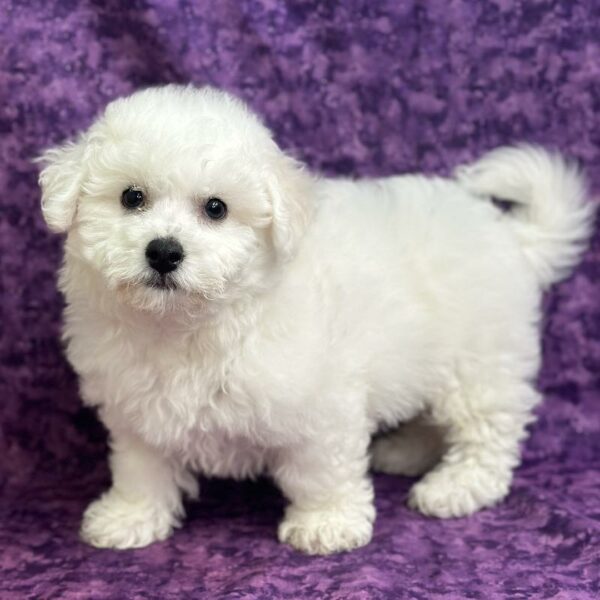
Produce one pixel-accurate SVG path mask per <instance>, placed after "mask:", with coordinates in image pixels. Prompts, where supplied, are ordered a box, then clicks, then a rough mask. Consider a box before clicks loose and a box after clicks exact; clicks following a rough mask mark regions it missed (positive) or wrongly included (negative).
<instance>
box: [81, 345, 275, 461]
mask: <svg viewBox="0 0 600 600" xmlns="http://www.w3.org/2000/svg"><path fill="white" fill-rule="evenodd" d="M111 346H112V347H111V349H110V352H101V351H100V352H96V353H94V352H92V349H89V352H90V356H91V357H92V359H91V360H90V364H88V365H87V367H88V368H83V369H78V370H80V372H81V374H82V391H83V396H84V399H85V400H86V401H87V402H88V403H90V404H94V405H100V406H102V407H103V410H104V411H106V410H108V411H110V412H111V414H115V415H119V417H118V418H123V419H125V420H126V421H127V423H128V425H129V427H131V428H133V429H135V430H136V431H137V432H138V433H139V434H140V435H142V436H143V437H144V438H145V439H146V440H147V441H148V442H149V443H152V444H153V445H157V446H161V447H163V448H165V449H169V450H172V451H177V452H179V453H185V454H186V455H188V456H189V457H192V455H196V454H201V453H202V452H203V451H204V453H205V454H210V452H208V453H207V452H206V448H204V449H203V446H207V445H210V446H211V447H213V446H215V444H216V445H219V446H221V445H223V440H226V439H234V438H236V439H237V438H244V439H246V440H247V441H251V440H250V439H249V438H252V437H261V435H259V433H258V432H259V431H260V429H261V425H260V424H261V422H262V421H263V420H264V419H263V416H262V413H263V412H264V405H263V404H262V403H261V402H257V401H256V399H255V398H252V397H251V395H250V394H249V393H248V391H247V390H246V389H245V387H244V385H243V379H244V377H243V372H244V370H245V365H244V363H243V360H242V359H241V357H240V354H239V352H238V351H237V350H238V349H237V348H236V346H235V345H233V344H232V346H231V347H230V348H226V349H224V348H223V347H222V346H217V345H216V344H214V343H212V344H211V343H210V342H209V343H206V342H199V341H198V340H197V339H196V338H195V337H194V336H191V335H187V336H182V337H181V338H180V339H173V338H168V337H167V336H165V337H163V338H160V337H159V338H152V339H150V338H149V337H145V338H144V339H142V340H138V341H137V342H136V343H135V344H134V343H133V342H132V340H131V339H127V340H117V341H115V340H114V339H113V343H112V344H111ZM94 354H96V357H97V359H98V360H96V361H95V360H94V359H93V355H94ZM75 366H76V368H77V365H75Z"/></svg>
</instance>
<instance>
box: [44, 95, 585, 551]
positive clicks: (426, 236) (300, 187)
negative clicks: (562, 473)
mask: <svg viewBox="0 0 600 600" xmlns="http://www.w3.org/2000/svg"><path fill="white" fill-rule="evenodd" d="M44 160H45V162H46V166H45V168H44V170H43V172H42V174H41V177H40V182H41V186H42V189H43V204H42V207H43V212H44V216H45V218H46V220H47V222H48V224H49V226H50V227H51V228H52V229H53V230H55V231H59V232H68V237H67V241H66V245H65V261H64V266H63V269H62V273H61V277H60V287H61V289H62V291H63V292H64V294H65V296H66V299H67V308H66V311H65V318H66V324H65V333H64V337H65V341H66V343H67V352H68V357H69V360H70V361H71V363H72V364H73V366H74V368H75V369H76V371H77V372H78V373H79V375H80V380H81V394H82V397H83V399H84V401H85V402H86V403H87V404H89V405H91V406H96V407H98V409H99V415H100V418H101V419H102V420H103V422H104V423H105V424H106V426H107V427H108V429H109V430H110V433H111V444H112V455H111V468H112V475H113V485H112V488H111V490H110V491H108V492H107V493H106V494H105V495H103V496H102V497H101V498H100V499H99V500H98V501H96V502H94V503H93V504H92V505H91V506H90V507H89V508H88V510H87V511H86V513H85V517H84V523H83V528H82V535H83V537H84V538H85V539H86V540H87V541H88V542H89V543H91V544H94V545H96V546H106V547H115V548H126V547H135V546H142V545H146V544H149V543H151V542H152V541H155V540H159V539H164V538H165V537H166V536H167V535H169V534H170V532H171V530H172V528H173V527H175V526H177V525H178V524H179V522H180V518H181V517H182V514H183V509H182V504H181V494H182V492H185V493H187V494H189V495H192V496H194V495H196V493H197V490H196V483H195V478H194V475H193V473H195V472H197V471H201V472H203V473H206V474H208V475H221V476H231V477H253V476H256V475H259V474H262V473H268V474H270V475H271V476H272V477H273V478H274V480H275V481H276V483H277V484H278V485H279V486H280V488H281V489H282V491H283V493H284V494H285V495H286V496H287V497H288V498H289V500H290V506H289V507H288V509H287V511H286V516H285V519H284V521H283V522H282V524H281V526H280V528H279V537H280V539H281V540H282V541H284V542H288V543H290V544H292V545H293V546H295V547H296V548H298V549H300V550H303V551H305V552H308V553H330V552H336V551H341V550H348V549H351V548H355V547H357V546H360V545H363V544H366V543H367V542H368V541H369V539H370V537H371V531H372V523H373V520H374V517H375V511H374V507H373V490H372V486H371V482H370V480H369V477H368V468H369V447H370V441H371V435H372V434H373V433H374V432H376V431H377V430H378V429H379V428H381V427H387V428H390V427H394V426H397V425H398V424H399V423H402V422H406V421H409V420H411V419H413V418H415V417H417V416H418V415H425V416H426V418H427V420H428V421H429V423H431V424H432V425H433V429H428V426H424V427H421V428H420V429H419V430H418V431H413V434H412V437H409V438H406V439H405V438H402V436H401V434H397V435H396V437H394V436H392V437H390V438H386V439H385V441H384V442H381V441H380V442H377V443H376V444H375V446H374V453H375V457H374V463H375V465H376V466H377V465H379V466H382V468H384V469H385V470H388V471H392V472H407V471H410V472H411V474H415V473H416V472H418V471H421V470H423V469H424V468H428V467H431V465H434V464H435V463H436V462H437V461H438V460H439V462H437V465H436V466H435V467H434V468H433V470H431V471H430V472H429V473H428V474H426V475H425V477H424V478H423V479H422V480H421V481H420V482H418V483H417V484H416V485H415V486H414V487H413V489H412V492H411V496H410V504H411V505H412V506H414V507H415V508H417V509H418V510H420V511H422V512H424V513H426V514H429V515H435V516H439V517H451V516H461V515H467V514H469V513H471V512H473V511H475V510H477V509H479V508H482V507H485V506H491V505H492V504H494V503H495V502H497V501H498V500H500V499H501V498H502V497H504V496H505V494H506V493H507V491H508V489H509V485H510V481H511V472H512V469H513V468H514V467H515V465H516V464H517V463H518V461H519V448H518V446H519V442H520V441H521V440H522V439H523V438H524V436H525V427H526V425H527V424H528V423H529V422H530V421H531V420H532V409H533V407H534V406H535V405H536V403H537V402H538V400H539V395H538V393H537V392H536V391H535V389H534V386H533V381H534V378H535V375H536V372H537V369H538V365H539V326H540V317H541V314H540V297H541V292H542V289H543V288H544V287H545V286H547V285H548V284H550V283H551V282H553V281H555V280H556V279H558V278H559V277H563V276H565V275H566V274H567V273H568V272H569V270H570V269H571V267H572V266H573V265H574V264H575V263H576V261H577V259H578V257H579V255H580V253H581V251H582V248H583V245H584V243H585V242H586V240H587V238H588V236H589V233H590V227H591V221H592V208H591V206H590V205H589V204H586V203H585V202H584V196H585V190H584V187H583V183H582V179H581V177H580V176H579V174H578V173H577V171H576V170H575V169H574V168H572V167H571V166H568V165H567V164H565V163H564V162H563V161H562V160H561V159H560V158H559V157H557V156H554V155H550V154H547V153H545V152H544V151H542V150H540V149H536V148H532V147H520V148H508V149H503V150H499V151H496V152H493V153H491V154H489V155H488V156H486V157H484V158H483V159H482V160H481V161H480V162H477V163H475V164H474V165H471V166H468V167H465V168H463V169H461V170H460V172H459V173H458V174H457V177H456V179H441V178H425V177H422V176H405V177H392V178H389V179H380V180H372V181H359V182H356V181H350V180H325V179H319V178H316V177H314V176H312V175H311V174H309V173H308V172H306V171H305V170H304V169H303V168H302V167H301V166H300V165H299V164H298V163H297V162H295V161H294V160H292V159H290V158H288V157H287V156H285V155H284V154H283V153H282V152H281V151H280V150H279V149H278V147H277V146H276V144H275V143H274V142H273V141H272V138H271V135H270V133H269V132H268V130H267V129H266V128H265V127H264V126H263V125H262V123H261V122H260V121H259V119H258V118H256V117H255V116H254V115H253V114H252V113H251V112H250V111H249V110H248V109H247V108H246V107H245V106H244V105H243V104H242V103H241V102H240V101H238V100H236V99H235V98H233V97H231V96H229V95H227V94H225V93H223V92H219V91H216V90H213V89H210V88H204V89H195V88H193V87H179V86H167V87H162V88H156V89H149V90H146V91H142V92H138V93H136V94H134V95H132V96H131V97H129V98H125V99H121V100H117V101H115V102H113V103H112V104H110V105H109V106H108V108H107V109H106V112H105V113H104V115H102V116H101V117H100V118H99V119H98V120H97V121H96V123H94V125H93V126H92V127H91V128H90V129H89V130H88V131H87V132H85V133H84V134H82V135H81V136H80V138H79V139H78V140H77V141H76V142H74V143H71V144H67V145H65V146H63V147H61V148H59V149H56V150H51V151H49V152H48V153H47V154H46V155H45V157H44ZM131 185H137V186H139V187H140V189H142V190H143V191H144V193H145V195H146V198H147V201H146V205H145V207H144V208H143V209H141V210H133V211H127V210H125V209H124V208H123V207H122V205H121V203H120V197H121V193H122V191H123V190H124V189H126V188H128V187H129V186H131ZM490 195H498V196H501V197H504V198H506V199H508V200H511V201H513V202H515V203H516V208H515V209H514V210H513V211H511V212H508V213H503V212H502V211H501V210H500V209H498V208H497V207H496V206H494V205H493V204H492V203H491V202H490V201H489V196H490ZM215 196H218V197H219V198H221V199H222V200H224V201H225V202H226V204H227V206H228V209H229V212H228V215H227V217H226V219H224V220H223V221H219V222H213V221H210V220H209V219H208V218H207V217H206V216H205V215H204V213H203V211H202V206H203V204H204V203H205V202H206V200H207V199H208V198H210V197H215ZM482 198H484V199H485V200H484V201H482ZM161 236H172V237H175V238H177V239H178V240H179V242H180V243H181V244H182V246H183V248H184V252H185V258H184V260H183V262H182V264H181V265H180V267H179V268H178V269H177V270H176V271H175V272H174V273H173V274H172V283H173V286H171V287H174V288H176V289H157V288H154V287H151V286H149V285H148V281H149V279H148V278H149V271H150V268H149V267H148V265H147V264H146V260H145V257H144V249H145V247H146V245H147V243H148V242H149V241H150V240H152V239H153V238H156V237H161ZM421 418H423V417H421ZM434 429H435V431H436V432H440V431H443V432H444V439H443V441H441V442H440V443H430V442H427V440H425V444H424V445H420V446H419V445H418V442H419V438H420V437H421V438H422V437H423V436H422V435H421V434H422V433H423V432H427V431H433V430H434ZM425 437H427V436H425ZM407 439H408V440H414V449H412V448H413V444H412V441H411V442H410V443H407V441H406V440H407ZM411 452H414V453H415V457H412V458H411V457H409V456H407V455H408V454H410V453H411ZM440 455H441V459H440Z"/></svg>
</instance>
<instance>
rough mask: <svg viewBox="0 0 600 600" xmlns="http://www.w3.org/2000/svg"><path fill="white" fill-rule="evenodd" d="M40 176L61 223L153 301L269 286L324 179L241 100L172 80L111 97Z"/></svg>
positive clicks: (140, 297) (71, 239)
mask: <svg viewBox="0 0 600 600" xmlns="http://www.w3.org/2000/svg"><path fill="white" fill-rule="evenodd" d="M42 161H43V162H44V163H45V168H44V169H43V171H42V173H41V175H40V185H41V187H42V211H43V214H44V218H45V220H46V222H47V223H48V225H49V227H50V228H51V229H52V230H54V231H57V232H68V233H69V235H68V243H67V252H69V253H71V254H72V255H73V257H76V258H77V259H79V260H81V261H83V263H84V264H86V265H87V266H89V268H91V269H92V270H93V271H94V272H95V273H97V274H98V275H99V276H100V278H101V280H102V281H103V282H104V283H105V284H106V286H107V287H108V288H109V289H111V290H114V291H115V293H116V294H117V295H118V297H119V298H120V299H122V300H123V301H126V302H128V303H130V304H132V305H134V306H137V307H139V308H143V309H146V310H164V309H165V308H166V307H167V306H177V305H178V303H181V304H182V305H183V304H189V302H197V303H199V304H206V303H209V302H213V303H219V302H227V301H230V300H231V299H234V298H236V297H239V296H240V295H243V294H247V293H249V291H252V290H255V289H257V288H260V287H261V286H264V285H267V284H268V280H269V275H270V273H271V271H272V270H273V268H274V267H275V266H276V265H277V264H280V263H281V262H284V261H286V260H288V259H290V257H292V256H293V254H294V252H295V249H296V248H297V246H298V243H299V241H300V239H301V237H302V235H303V232H304V229H305V227H306V225H307V223H308V221H309V219H310V214H311V206H312V198H311V185H312V181H311V178H310V176H309V175H308V174H306V173H305V172H303V170H302V168H301V167H300V166H299V165H298V164H297V163H296V162H295V161H293V160H292V159H290V158H289V157H287V156H286V155H285V154H283V153H282V152H281V151H280V150H279V149H278V147H277V145H276V144H275V143H274V142H273V140H272V138H271V134H270V133H269V131H268V130H267V129H266V128H265V127H264V126H263V125H262V123H261V122H260V121H259V119H258V118H257V117H256V116H254V115H253V114H252V113H251V112H250V111H249V110H248V109H247V107H246V106H245V105H244V104H242V103H241V102H240V101H239V100H237V99H235V98H233V97H232V96H229V95H228V94H226V93H224V92H220V91H217V90H214V89H211V88H202V89H197V88H193V87H181V86H166V87H161V88H153V89H148V90H145V91H141V92H138V93H135V94H133V95H132V96H130V97H128V98H124V99H119V100H116V101H115V102H113V103H111V104H110V105H109V106H108V107H107V109H106V111H105V113H104V114H103V115H102V116H101V117H100V118H99V119H98V121H97V122H96V123H94V125H92V127H91V128H90V129H89V130H88V131H87V132H85V133H84V134H82V135H81V136H80V137H79V139H78V140H77V141H75V142H73V143H68V144H66V145H64V146H62V147H59V148H56V149H52V150H49V151H47V152H46V153H45V154H44V156H43V157H42Z"/></svg>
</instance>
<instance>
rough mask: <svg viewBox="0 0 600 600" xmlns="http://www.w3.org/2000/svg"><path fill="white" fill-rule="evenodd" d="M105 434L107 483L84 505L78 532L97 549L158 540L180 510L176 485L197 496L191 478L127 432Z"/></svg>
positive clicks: (165, 534)
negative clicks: (105, 488) (109, 482)
mask: <svg viewBox="0 0 600 600" xmlns="http://www.w3.org/2000/svg"><path fill="white" fill-rule="evenodd" d="M111 438H112V439H111V450H112V452H111V457H110V467H111V471H112V479H113V484H112V487H111V488H110V490H108V491H107V492H105V493H104V494H103V495H102V496H101V497H100V498H98V500H96V501H94V502H92V503H91V504H90V505H89V506H88V508H87V510H86V511H85V513H84V516H83V523H82V526H81V537H82V538H83V540H84V541H86V542H88V543H89V544H91V545H92V546H96V547H97V548H120V549H124V548H140V547H142V546H147V545H148V544H151V543H152V542H155V541H157V540H164V539H165V538H167V537H168V536H169V535H170V534H171V532H172V531H173V527H177V526H179V523H180V519H181V517H183V514H184V512H183V506H182V502H181V491H180V490H182V489H183V490H184V491H185V492H186V493H188V494H189V495H190V496H195V495H197V493H198V489H197V482H196V480H195V479H194V478H193V477H192V476H191V475H190V474H189V473H187V472H186V471H185V469H183V468H182V467H181V466H179V465H177V464H174V463H172V462H171V461H169V460H167V459H166V458H164V457H163V456H162V455H160V454H159V453H158V452H157V451H156V450H155V449H154V448H151V447H150V446H148V445H147V444H145V443H144V442H143V441H142V440H140V439H139V438H137V437H135V436H133V435H131V434H128V433H124V432H117V433H115V432H113V434H112V436H111Z"/></svg>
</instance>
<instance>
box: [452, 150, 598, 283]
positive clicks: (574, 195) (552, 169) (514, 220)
mask: <svg viewBox="0 0 600 600" xmlns="http://www.w3.org/2000/svg"><path fill="white" fill-rule="evenodd" d="M455 176H456V179H457V180H458V182H459V183H460V185H461V186H462V187H463V188H465V189H467V190H468V191H469V192H471V193H473V194H475V195H477V196H483V197H485V198H488V199H491V198H496V199H501V200H506V201H508V202H509V203H510V204H511V207H510V209H509V210H508V211H507V212H506V213H505V214H504V215H503V218H504V219H505V220H506V222H507V224H508V225H509V226H510V227H511V228H512V229H513V230H514V232H515V234H516V236H517V238H518V240H519V243H520V245H521V248H522V250H523V253H524V254H525V257H526V258H527V260H528V261H529V263H530V264H531V266H532V268H533V270H534V271H535V273H536V275H537V277H538V280H539V281H540V284H541V285H542V287H543V288H547V287H549V286H550V285H552V284H553V283H554V282H556V281H560V280H561V279H563V278H564V277H566V276H567V275H569V273H570V272H571V270H572V268H573V267H574V266H575V265H576V264H577V262H578V260H579V258H580V256H581V254H582V252H583V250H584V249H585V246H586V244H587V242H588V240H589V238H590V235H591V233H592V228H593V224H594V214H595V207H594V205H593V204H592V203H591V202H588V201H587V198H586V196H587V188H586V184H585V180H584V178H583V176H582V175H581V173H580V171H579V169H578V168H577V167H576V166H575V165H572V164H569V163H567V162H566V161H565V160H564V159H563V158H562V157H561V156H560V155H558V154H551V153H549V152H546V151H545V150H543V149H541V148H538V147H535V146H517V147H506V148H499V149H497V150H493V151H492V152H490V153H488V154H486V155H484V156H483V157H482V158H481V159H480V160H478V161H477V162H475V163H473V164H470V165H466V166H463V167H459V168H458V169H457V171H456V173H455Z"/></svg>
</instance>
